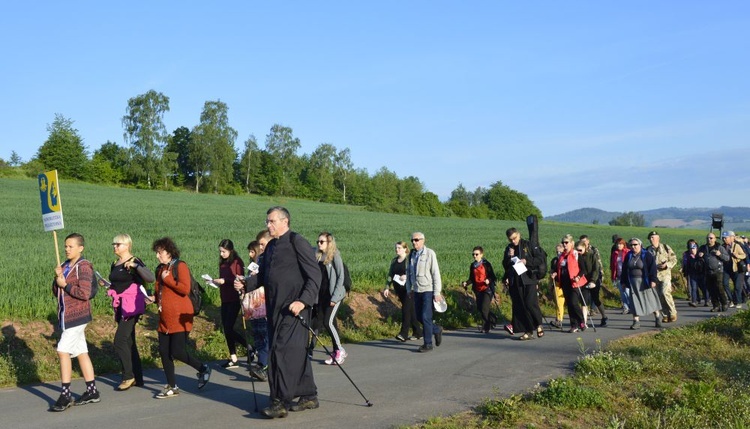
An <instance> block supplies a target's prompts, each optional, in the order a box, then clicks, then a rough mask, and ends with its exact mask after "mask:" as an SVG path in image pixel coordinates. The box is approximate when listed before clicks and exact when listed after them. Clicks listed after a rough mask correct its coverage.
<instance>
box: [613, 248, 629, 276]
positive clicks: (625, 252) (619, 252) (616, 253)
mask: <svg viewBox="0 0 750 429" xmlns="http://www.w3.org/2000/svg"><path fill="white" fill-rule="evenodd" d="M628 252H630V249H628V248H627V247H623V248H622V250H617V248H615V251H614V252H612V256H611V257H610V260H609V269H610V270H611V271H612V280H617V257H618V256H620V258H621V259H620V260H621V261H622V263H623V264H624V263H625V257H626V256H627V255H628Z"/></svg>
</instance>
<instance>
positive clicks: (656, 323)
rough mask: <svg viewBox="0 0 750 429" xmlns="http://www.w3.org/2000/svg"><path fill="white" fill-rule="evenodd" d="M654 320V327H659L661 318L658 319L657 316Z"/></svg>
mask: <svg viewBox="0 0 750 429" xmlns="http://www.w3.org/2000/svg"><path fill="white" fill-rule="evenodd" d="M667 320H669V319H667ZM654 322H655V323H654V326H655V327H657V328H661V327H662V324H661V320H659V319H658V318H657V319H656V320H655V321H654Z"/></svg>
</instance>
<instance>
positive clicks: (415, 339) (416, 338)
mask: <svg viewBox="0 0 750 429" xmlns="http://www.w3.org/2000/svg"><path fill="white" fill-rule="evenodd" d="M421 339H422V337H417V336H414V335H412V336H411V337H409V341H417V340H421Z"/></svg>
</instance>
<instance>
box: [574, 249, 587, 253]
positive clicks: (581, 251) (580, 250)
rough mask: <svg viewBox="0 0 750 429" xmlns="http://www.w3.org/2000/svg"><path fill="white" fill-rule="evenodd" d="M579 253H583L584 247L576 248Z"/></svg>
mask: <svg viewBox="0 0 750 429" xmlns="http://www.w3.org/2000/svg"><path fill="white" fill-rule="evenodd" d="M576 250H577V251H578V252H579V253H583V252H585V251H586V249H576Z"/></svg>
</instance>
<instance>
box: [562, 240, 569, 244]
mask: <svg viewBox="0 0 750 429" xmlns="http://www.w3.org/2000/svg"><path fill="white" fill-rule="evenodd" d="M568 243H570V241H561V242H560V244H568Z"/></svg>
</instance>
